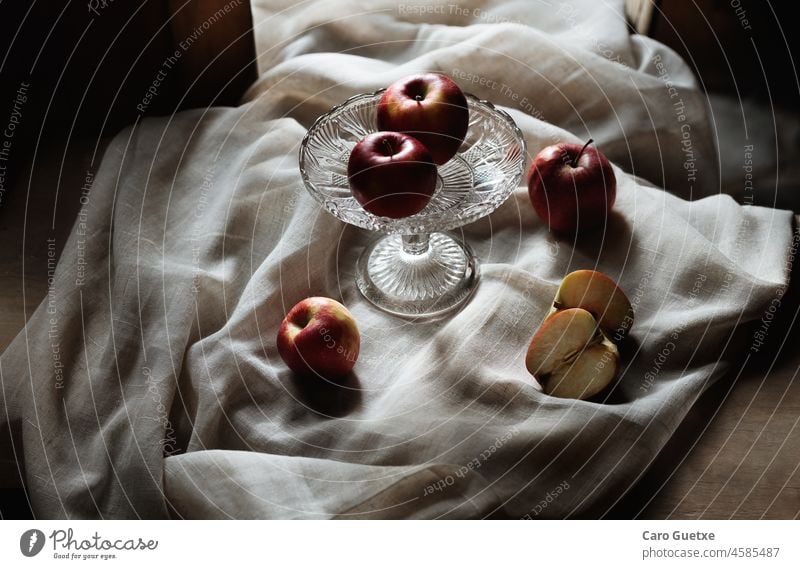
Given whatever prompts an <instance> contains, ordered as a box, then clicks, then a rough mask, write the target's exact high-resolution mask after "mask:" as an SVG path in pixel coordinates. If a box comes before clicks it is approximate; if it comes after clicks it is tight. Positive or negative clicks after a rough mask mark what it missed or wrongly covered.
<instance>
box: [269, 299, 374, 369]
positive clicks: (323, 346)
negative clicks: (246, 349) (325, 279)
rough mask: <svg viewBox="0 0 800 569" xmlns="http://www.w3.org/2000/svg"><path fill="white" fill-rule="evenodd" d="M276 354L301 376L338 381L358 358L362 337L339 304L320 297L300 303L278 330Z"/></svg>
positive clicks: (350, 317) (347, 313) (353, 319)
mask: <svg viewBox="0 0 800 569" xmlns="http://www.w3.org/2000/svg"><path fill="white" fill-rule="evenodd" d="M277 346H278V353H279V354H280V356H281V359H283V361H284V362H285V363H286V365H287V366H289V368H290V369H291V370H292V371H294V372H295V373H297V374H298V375H301V376H318V377H322V378H323V379H328V380H335V379H340V378H342V377H344V376H345V375H347V374H348V373H350V371H351V370H352V369H353V366H354V365H355V363H356V360H357V359H358V353H359V350H360V348H361V336H360V335H359V332H358V326H357V325H356V321H355V318H353V315H352V314H350V311H349V310H347V308H345V307H344V306H343V305H342V304H341V303H339V302H337V301H335V300H333V299H332V298H326V297H322V296H315V297H311V298H306V299H304V300H301V301H300V302H298V303H297V304H295V305H294V307H292V309H291V310H290V311H289V312H288V313H287V314H286V317H285V318H284V319H283V321H282V322H281V325H280V327H279V328H278V338H277Z"/></svg>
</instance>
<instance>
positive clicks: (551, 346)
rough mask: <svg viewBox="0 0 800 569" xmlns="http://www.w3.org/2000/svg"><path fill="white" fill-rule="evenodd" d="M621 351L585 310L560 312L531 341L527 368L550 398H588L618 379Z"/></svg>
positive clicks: (548, 320)
mask: <svg viewBox="0 0 800 569" xmlns="http://www.w3.org/2000/svg"><path fill="white" fill-rule="evenodd" d="M619 362H620V357H619V351H618V350H617V347H616V346H615V345H614V343H613V342H612V341H611V340H609V339H608V338H607V337H606V335H605V333H604V332H603V331H602V330H601V329H600V327H599V326H598V324H597V320H595V318H594V316H592V315H591V314H590V313H589V312H587V311H586V310H584V309H582V308H568V309H565V310H559V311H558V312H556V313H555V314H553V315H552V316H550V317H549V318H547V319H546V320H545V321H544V322H543V323H542V326H541V327H540V328H539V330H538V331H537V332H536V334H535V335H534V336H533V340H531V344H530V347H529V348H528V354H527V356H526V358H525V367H527V368H528V371H529V372H530V373H531V374H532V375H533V376H534V377H535V378H536V380H537V381H538V382H539V383H540V384H541V386H542V389H543V390H544V392H545V393H547V394H548V395H553V396H555V397H569V398H573V399H588V398H590V397H592V396H594V395H597V394H598V393H599V392H600V391H602V390H603V389H605V388H606V387H607V386H608V385H609V384H610V383H611V382H612V381H614V379H616V377H617V373H618V371H619Z"/></svg>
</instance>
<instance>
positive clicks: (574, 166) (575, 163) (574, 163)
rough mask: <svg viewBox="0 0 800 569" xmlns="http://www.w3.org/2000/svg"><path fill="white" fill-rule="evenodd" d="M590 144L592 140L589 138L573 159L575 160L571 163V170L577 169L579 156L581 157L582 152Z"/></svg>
mask: <svg viewBox="0 0 800 569" xmlns="http://www.w3.org/2000/svg"><path fill="white" fill-rule="evenodd" d="M592 142H594V140H593V139H591V138H590V139H589V140H588V142H586V144H584V145H583V148H581V151H580V152H578V155H577V156H576V157H575V159H574V160H573V161H572V167H573V168H577V167H578V160H580V159H581V156H583V151H584V150H586V147H587V146H589V145H590V144H591V143H592Z"/></svg>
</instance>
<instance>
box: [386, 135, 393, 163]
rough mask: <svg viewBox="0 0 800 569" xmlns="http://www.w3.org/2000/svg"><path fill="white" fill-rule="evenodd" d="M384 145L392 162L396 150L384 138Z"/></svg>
mask: <svg viewBox="0 0 800 569" xmlns="http://www.w3.org/2000/svg"><path fill="white" fill-rule="evenodd" d="M383 145H384V146H385V147H386V156H388V157H389V160H391V159H392V156H393V155H394V149H393V148H392V144H391V143H390V142H389V141H388V140H386V139H385V138H384V139H383Z"/></svg>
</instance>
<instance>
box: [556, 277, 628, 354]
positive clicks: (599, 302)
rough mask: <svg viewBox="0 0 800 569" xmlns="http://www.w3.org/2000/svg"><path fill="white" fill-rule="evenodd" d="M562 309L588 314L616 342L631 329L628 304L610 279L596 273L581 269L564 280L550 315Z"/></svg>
mask: <svg viewBox="0 0 800 569" xmlns="http://www.w3.org/2000/svg"><path fill="white" fill-rule="evenodd" d="M564 308H583V309H584V310H586V311H588V312H589V313H591V315H592V316H594V317H595V319H596V320H597V322H598V323H599V325H600V327H601V328H602V329H603V331H605V332H606V334H608V335H611V336H612V338H613V340H614V341H616V342H619V341H621V340H622V339H623V338H624V337H625V335H626V334H627V333H628V331H629V330H630V329H631V326H633V307H632V306H631V302H630V300H628V297H627V296H626V295H625V292H624V291H623V290H622V289H621V288H620V287H619V285H617V283H616V282H614V280H613V279H611V278H610V277H608V276H606V275H604V274H603V273H601V272H600V271H593V270H590V269H581V270H578V271H573V272H571V273H570V274H568V275H567V276H566V277H564V280H562V281H561V286H559V287H558V292H557V293H556V297H555V299H554V300H553V313H555V312H556V311H558V310H562V309H564Z"/></svg>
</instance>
